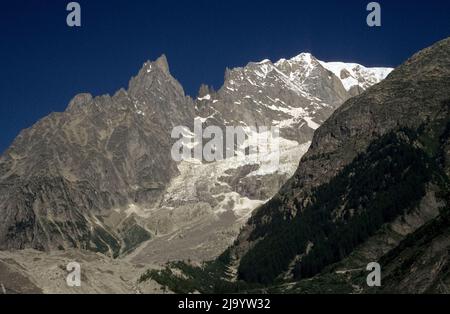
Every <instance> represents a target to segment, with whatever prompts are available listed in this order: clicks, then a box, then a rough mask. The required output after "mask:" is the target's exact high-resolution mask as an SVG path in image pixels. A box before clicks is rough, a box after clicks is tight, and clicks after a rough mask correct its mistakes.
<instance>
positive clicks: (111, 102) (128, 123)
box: [0, 56, 194, 256]
mask: <svg viewBox="0 0 450 314" xmlns="http://www.w3.org/2000/svg"><path fill="white" fill-rule="evenodd" d="M193 119H194V106H193V102H192V100H191V99H190V98H189V97H186V96H185V95H184V92H183V89H182V87H181V85H180V84H179V83H178V82H177V81H176V80H175V79H174V78H173V77H172V76H171V75H170V73H169V68H168V64H167V60H166V58H165V57H164V56H162V57H161V58H159V59H158V60H157V61H156V62H153V63H152V62H149V63H146V64H145V65H144V67H143V68H142V69H141V71H140V72H139V74H138V75H137V76H136V77H134V78H133V79H132V80H131V81H130V84H129V88H128V90H124V89H121V90H119V91H118V92H117V93H116V94H115V95H114V96H109V95H105V96H100V97H96V98H93V97H92V96H91V95H89V94H81V95H77V96H76V97H75V98H74V99H73V100H72V101H71V102H70V104H69V106H68V108H67V110H66V111H65V112H62V113H53V114H51V115H49V116H47V117H45V118H44V119H42V120H41V121H39V122H38V123H36V124H35V125H34V126H33V127H32V128H30V129H26V130H24V131H22V132H21V133H20V134H19V136H18V137H17V138H16V139H15V141H14V143H13V144H12V146H11V147H10V148H9V149H8V150H7V151H6V152H5V154H4V155H3V156H2V157H1V159H0V190H1V192H0V212H1V215H0V248H1V249H4V250H5V249H24V248H35V249H39V250H52V249H63V248H68V247H77V248H83V249H90V250H94V251H99V252H103V253H108V254H111V255H114V256H117V255H118V254H119V253H120V251H121V249H122V250H127V249H128V248H129V247H130V246H133V245H135V243H133V242H136V241H137V240H140V241H142V240H145V239H148V238H149V237H150V233H149V232H148V231H147V230H146V229H145V227H143V226H140V225H138V224H137V223H135V222H134V221H133V218H132V217H124V216H123V215H120V213H118V214H117V215H115V213H116V211H115V210H118V209H120V208H124V207H126V206H128V204H130V203H134V202H137V203H142V204H145V203H152V202H153V201H154V199H155V197H156V196H157V195H158V194H159V191H161V190H163V189H164V187H165V186H166V185H167V184H168V182H169V180H170V178H171V177H173V176H175V175H177V174H178V169H177V166H176V163H175V162H174V161H172V159H171V158H170V153H169V152H170V148H171V138H170V132H171V129H172V127H173V126H174V125H190V124H192V121H193ZM114 215H115V216H117V217H114ZM107 219H111V220H112V221H107Z"/></svg>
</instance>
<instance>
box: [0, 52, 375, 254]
mask: <svg viewBox="0 0 450 314" xmlns="http://www.w3.org/2000/svg"><path fill="white" fill-rule="evenodd" d="M368 75H369V76H370V75H372V74H371V73H369V74H368ZM374 82H375V81H374ZM360 88H363V87H360ZM351 94H352V93H351V92H350V91H347V90H346V89H345V88H344V85H343V82H342V80H341V79H340V78H338V77H337V76H336V75H334V74H333V73H332V71H330V70H328V69H326V68H325V67H324V66H323V65H322V63H321V62H320V61H318V60H316V59H315V58H314V57H313V56H311V55H310V54H301V55H299V56H297V57H295V58H293V59H291V60H280V61H279V62H277V63H275V64H273V63H271V62H270V61H267V60H266V61H263V62H260V63H250V64H249V65H247V66H246V67H244V68H238V69H234V70H229V71H227V73H226V80H225V84H224V86H223V87H222V88H221V89H220V90H219V91H218V92H215V91H213V90H212V89H210V88H208V87H207V86H202V87H201V89H200V92H199V97H198V99H197V100H195V101H193V100H192V99H191V98H189V97H187V96H186V95H185V94H184V91H183V88H182V86H181V85H180V83H179V82H178V81H177V80H176V79H174V78H173V77H172V76H171V74H170V70H169V65H168V62H167V59H166V57H165V56H161V57H160V58H159V59H158V60H157V61H155V62H147V63H145V64H144V66H143V67H142V69H141V70H140V71H139V73H138V74H137V75H136V77H134V78H132V79H131V80H130V83H129V87H128V89H127V90H125V89H121V90H119V91H118V92H117V93H115V95H113V96H110V95H104V96H100V97H93V96H92V95H90V94H80V95H77V96H76V97H74V99H73V100H72V101H71V102H70V104H69V105H68V107H67V110H66V111H65V112H62V113H53V114H51V115H49V116H47V117H45V118H44V119H42V120H41V121H39V122H38V123H36V124H35V125H34V126H33V127H31V128H29V129H27V130H24V131H22V132H21V133H20V135H19V136H18V137H17V138H16V140H15V141H14V143H13V145H12V146H11V147H10V148H9V149H8V150H7V151H6V152H5V154H4V155H3V156H2V157H1V158H0V249H26V248H34V249H39V250H55V249H67V248H72V247H76V248H82V249H89V250H93V251H99V252H102V253H105V254H109V255H112V256H118V255H119V254H125V253H129V252H131V251H132V250H133V249H135V248H136V247H137V246H138V245H139V244H140V243H142V242H144V241H147V240H149V239H150V238H152V239H154V240H155V241H154V242H155V243H156V244H155V245H157V248H158V250H161V251H162V252H165V251H166V250H165V249H164V246H165V245H166V244H167V243H168V242H169V241H172V244H171V245H172V247H181V246H182V247H184V248H187V251H189V250H190V246H191V248H198V247H199V246H200V245H203V247H207V248H208V249H205V250H204V252H207V254H206V253H205V254H202V255H201V257H200V259H209V258H213V257H215V256H216V255H217V254H218V253H220V251H221V250H222V249H223V248H225V247H226V246H227V245H229V244H230V242H231V241H232V240H233V238H234V236H235V235H236V234H237V232H238V230H239V227H240V226H241V225H242V224H243V223H244V221H245V219H246V218H247V217H248V215H249V214H250V212H251V211H252V210H253V209H254V208H255V207H257V206H258V205H260V204H262V202H264V201H265V200H266V199H268V198H270V197H271V196H273V195H274V194H275V193H276V191H278V189H279V188H280V186H281V185H282V184H283V183H285V182H286V180H287V178H288V177H289V176H290V175H292V174H293V171H294V170H295V168H296V166H297V164H298V161H299V159H300V157H301V156H302V155H303V153H304V152H305V151H306V149H307V147H308V146H309V143H310V141H311V138H312V136H313V133H314V130H315V129H316V128H317V127H318V126H319V125H320V124H321V123H323V122H324V121H325V120H326V119H327V118H328V117H329V116H330V115H331V113H332V112H333V111H334V110H335V109H336V108H338V107H339V105H340V104H342V102H343V101H344V100H346V99H348V98H349V97H350V96H351ZM196 117H197V118H199V119H201V120H202V121H203V122H204V127H206V126H208V125H217V126H228V125H231V126H272V125H276V126H279V127H280V129H281V135H282V138H283V140H284V142H283V143H284V144H283V145H284V146H282V148H281V149H282V152H281V163H282V166H283V167H282V169H281V170H280V171H274V170H270V171H268V170H267V169H266V168H264V165H263V164H246V163H243V162H242V161H239V160H232V161H228V160H226V161H223V162H218V163H212V164H186V163H181V164H177V163H176V162H174V161H173V160H172V158H171V155H170V152H171V147H172V144H173V142H174V139H172V138H171V131H172V129H173V127H175V126H186V127H188V128H189V129H191V130H192V129H193V123H194V119H195V118H196ZM186 228H189V229H188V230H186ZM201 234H210V236H201ZM175 235H176V236H175ZM189 235H192V238H193V239H198V240H193V241H191V244H190V246H189V245H188V244H186V241H185V240H183V241H182V242H180V243H182V244H181V245H180V243H178V242H176V241H178V240H177V239H186V238H188V237H189ZM195 251H198V250H194V249H191V250H190V251H189V252H188V253H186V254H185V255H183V257H185V256H186V257H190V255H189V254H191V255H192V254H194V255H195ZM139 252H142V254H139ZM139 252H138V254H137V255H136V259H138V260H140V261H145V260H148V259H150V260H151V258H152V256H153V255H155V254H153V253H151V252H154V250H153V249H152V241H150V243H149V247H148V248H147V249H145V248H144V249H141V250H140V251H139ZM149 252H150V253H149ZM163 258H164V255H163V254H162V253H159V257H158V261H160V260H161V259H163ZM170 258H172V259H173V258H176V256H174V255H173V254H171V255H170Z"/></svg>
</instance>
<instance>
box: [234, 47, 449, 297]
mask: <svg viewBox="0 0 450 314" xmlns="http://www.w3.org/2000/svg"><path fill="white" fill-rule="evenodd" d="M344 79H345V78H344ZM449 86H450V40H449V39H446V40H443V41H441V42H439V43H437V44H435V45H434V46H432V47H430V48H428V49H425V50H423V51H421V52H419V53H417V54H416V55H414V56H413V57H412V58H410V59H409V60H408V61H406V62H405V63H404V64H403V65H402V66H400V67H399V68H397V69H396V70H395V71H394V72H393V73H392V74H390V76H389V77H388V78H387V79H386V80H384V81H383V82H381V83H380V84H377V85H375V86H373V87H371V88H369V89H368V90H367V91H366V92H364V93H363V94H361V95H360V96H356V97H354V98H352V99H350V100H348V101H347V102H346V103H345V104H344V105H342V106H341V107H340V108H338V109H337V110H336V111H335V112H334V113H333V115H332V116H331V117H330V118H329V119H328V120H327V121H326V122H325V123H323V125H322V126H321V127H320V128H318V129H317V131H316V133H315V135H314V138H313V141H312V144H311V147H310V149H309V151H308V152H307V153H306V154H305V155H304V157H303V158H302V160H301V163H300V166H299V168H298V169H297V171H296V173H295V175H294V176H293V177H292V178H291V179H290V180H289V182H287V183H286V184H285V185H284V186H283V188H282V189H281V190H280V192H279V193H278V194H277V195H276V196H275V197H274V198H273V199H272V200H271V201H269V202H268V203H266V204H265V205H263V206H262V207H261V208H259V209H258V210H256V211H255V214H254V215H253V217H252V218H251V219H250V221H249V223H248V225H247V226H246V227H245V228H244V230H243V231H242V232H241V234H240V237H239V239H238V241H237V244H236V245H235V246H233V247H232V248H231V249H230V251H229V253H230V256H231V257H232V258H233V259H234V262H235V263H236V264H237V265H238V268H239V276H240V277H241V278H242V279H245V280H247V281H252V282H255V281H256V282H262V283H270V282H273V280H275V279H276V278H282V277H284V278H286V276H287V277H290V276H293V277H294V278H295V279H297V280H299V279H302V278H305V277H311V276H314V275H316V274H317V273H319V272H321V271H322V270H323V269H324V267H325V266H327V265H330V264H333V263H335V262H338V261H341V260H344V261H345V263H344V264H343V265H342V267H343V268H344V269H348V268H352V267H354V268H355V267H356V268H358V267H364V266H365V265H367V262H368V261H370V262H371V261H377V260H378V259H380V258H381V257H382V256H383V255H384V254H386V253H388V252H389V251H390V250H392V249H394V248H395V247H396V246H398V245H399V244H400V243H401V241H402V240H404V239H405V238H406V237H407V236H408V235H409V234H414V233H415V232H416V231H417V230H419V229H420V228H421V227H422V226H423V225H425V224H427V223H428V222H430V221H433V220H434V219H441V218H439V217H440V215H441V214H442V213H443V212H444V211H446V210H447V209H448V207H449V203H448V202H449V198H448V195H449V194H448V191H449V190H448V188H449V184H448V182H449V179H448V167H449V164H448V161H449V158H450V156H449V155H448V136H449V133H448V129H449V123H450V122H449V121H450V107H449V104H450V89H449V88H448V87H449ZM445 232H446V231H445ZM422 236H423V235H422ZM442 236H444V235H443V234H440V235H439V236H436V237H435V239H436V241H440V240H439V239H440V238H441V237H442ZM444 237H445V236H444ZM428 240H429V241H431V240H430V238H428ZM438 243H439V242H434V244H435V245H438ZM404 250H405V247H403V252H402V251H401V250H400V249H399V251H398V252H397V254H396V255H395V256H397V257H398V256H399V255H400V254H405V255H406V254H408V253H405V252H404ZM400 252H402V253H400ZM410 254H412V253H410ZM430 254H431V253H430ZM349 255H350V257H349V258H348V259H345V258H346V257H347V256H349ZM398 258H400V257H398ZM392 259H393V258H391V260H392ZM429 261H430V259H429ZM364 263H366V264H365V265H364ZM344 265H345V266H344ZM396 265H398V261H397V264H396ZM393 267H394V266H392V265H391V266H390V269H392V268H393ZM430 267H431V266H430ZM343 273H345V270H344V271H343ZM391 274H392V273H391ZM403 280H404V281H405V282H412V280H409V281H408V280H407V279H405V278H403ZM415 291H418V289H416V290H415Z"/></svg>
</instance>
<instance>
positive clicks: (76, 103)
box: [67, 93, 93, 111]
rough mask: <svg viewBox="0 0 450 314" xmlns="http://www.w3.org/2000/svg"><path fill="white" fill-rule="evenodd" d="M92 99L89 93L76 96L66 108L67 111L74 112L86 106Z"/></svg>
mask: <svg viewBox="0 0 450 314" xmlns="http://www.w3.org/2000/svg"><path fill="white" fill-rule="evenodd" d="M92 99H93V97H92V95H91V94H89V93H81V94H78V95H76V96H75V97H74V98H73V99H72V100H71V101H70V102H69V106H68V107H67V111H75V110H77V109H78V108H80V107H82V106H84V105H86V104H88V103H89V102H91V101H92Z"/></svg>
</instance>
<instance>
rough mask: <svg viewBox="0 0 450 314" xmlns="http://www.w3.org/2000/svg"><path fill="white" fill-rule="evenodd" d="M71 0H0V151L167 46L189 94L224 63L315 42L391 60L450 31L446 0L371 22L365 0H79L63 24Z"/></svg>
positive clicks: (389, 12) (331, 54)
mask: <svg viewBox="0 0 450 314" xmlns="http://www.w3.org/2000/svg"><path fill="white" fill-rule="evenodd" d="M69 2H70V1H69V0H8V1H2V4H1V6H0V125H1V137H0V152H2V151H3V150H4V149H6V148H7V146H9V145H10V143H11V142H12V140H13V139H14V137H15V136H16V135H17V134H18V132H19V131H20V130H21V129H23V128H26V127H29V126H31V125H32V124H34V123H35V122H36V121H37V120H39V119H40V118H42V117H44V116H45V115H47V114H49V113H50V112H52V111H63V110H64V109H65V108H66V106H67V103H68V102H69V100H70V99H71V98H72V97H73V96H74V95H75V94H77V93H79V92H90V93H92V94H94V95H100V94H105V93H114V91H116V90H117V89H119V88H120V87H126V86H127V85H128V81H129V79H130V77H131V76H132V75H135V74H136V73H137V72H138V70H139V69H140V67H141V65H142V64H143V63H144V62H145V61H146V60H149V59H152V60H153V59H155V58H157V57H158V56H159V55H161V54H162V53H165V54H166V55H167V57H168V59H169V64H170V67H171V72H172V74H173V75H174V76H175V77H176V78H177V79H178V80H179V81H180V82H181V83H182V84H183V86H184V87H185V90H186V92H187V93H188V94H190V95H192V96H195V95H196V92H197V90H198V88H199V86H200V84H201V83H207V84H210V85H213V86H214V87H216V88H218V87H220V85H221V84H222V82H223V76H224V71H225V68H226V67H235V66H242V65H245V64H246V63H248V62H249V61H259V60H262V59H266V58H268V59H271V60H278V59H280V58H282V57H292V56H294V55H297V54H298V53H300V52H312V53H313V54H314V55H315V56H316V57H318V58H319V59H322V60H324V61H338V60H339V61H352V62H358V63H362V64H364V65H368V66H397V65H399V64H400V63H401V62H402V61H404V60H405V59H406V58H407V57H409V56H410V55H411V54H413V53H414V52H416V51H417V50H419V49H421V48H424V47H426V46H428V45H430V44H432V43H433V42H435V41H437V40H440V39H443V38H445V37H448V36H450V14H449V12H450V1H448V0H428V1H425V0H423V1H406V0H401V1H399V0H389V1H388V0H385V1H379V2H380V4H381V6H382V23H383V25H382V27H381V28H369V27H368V26H367V25H366V22H365V21H366V16H367V14H368V12H366V11H365V8H366V5H367V3H369V2H370V1H369V0H367V1H361V0H358V1H357V0H353V1H350V0H323V1H321V0H308V1H302V0H291V1H287V0H274V1H263V0H258V1H257V0H239V1H238V0H220V1H216V0H178V1H172V0H165V1H151V0H148V1H144V0H127V1H125V0H121V1H119V0H117V1H116V0H79V1H78V2H79V3H80V4H81V8H82V23H83V24H82V27H81V28H74V29H71V28H69V27H67V25H66V22H65V21H66V16H67V12H66V10H65V8H66V5H67V3H69Z"/></svg>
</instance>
